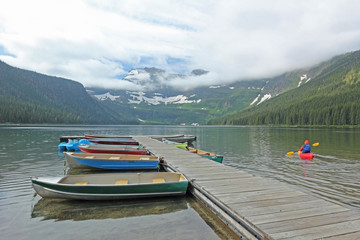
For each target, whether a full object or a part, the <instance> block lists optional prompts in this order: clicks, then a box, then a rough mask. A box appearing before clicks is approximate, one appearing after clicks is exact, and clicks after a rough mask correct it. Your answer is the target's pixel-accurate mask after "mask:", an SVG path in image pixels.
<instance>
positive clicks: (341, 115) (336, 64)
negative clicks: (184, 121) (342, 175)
mask: <svg viewBox="0 0 360 240" xmlns="http://www.w3.org/2000/svg"><path fill="white" fill-rule="evenodd" d="M309 73H311V74H313V77H312V79H311V81H309V82H307V84H305V85H301V86H299V87H296V88H294V89H292V90H289V91H287V92H285V93H283V94H280V95H278V96H276V97H274V98H272V99H270V100H269V101H266V102H264V103H262V104H260V105H257V106H254V107H251V108H248V109H246V110H243V111H241V112H239V113H236V114H232V115H228V116H226V117H223V118H219V119H215V120H211V121H210V122H209V123H210V124H231V125H265V124H285V125H359V124H360V101H359V100H360V51H356V52H352V53H347V54H344V55H340V56H337V57H334V58H333V59H331V60H330V61H328V62H324V63H322V64H320V65H318V66H316V67H313V68H311V69H309Z"/></svg>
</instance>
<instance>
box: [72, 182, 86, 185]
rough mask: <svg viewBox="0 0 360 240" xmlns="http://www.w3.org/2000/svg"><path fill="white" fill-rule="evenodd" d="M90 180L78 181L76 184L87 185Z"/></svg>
mask: <svg viewBox="0 0 360 240" xmlns="http://www.w3.org/2000/svg"><path fill="white" fill-rule="evenodd" d="M88 183H89V182H77V183H75V185H86V184H88Z"/></svg>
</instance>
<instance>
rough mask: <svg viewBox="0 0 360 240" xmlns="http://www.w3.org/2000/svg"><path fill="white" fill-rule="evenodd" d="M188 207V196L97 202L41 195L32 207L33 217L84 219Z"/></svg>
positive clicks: (141, 213) (167, 211)
mask: <svg viewBox="0 0 360 240" xmlns="http://www.w3.org/2000/svg"><path fill="white" fill-rule="evenodd" d="M186 209H188V205H187V201H186V197H164V198H157V199H139V200H131V201H129V200H123V201H96V202H94V201H72V200H70V201H69V200H62V199H45V198H41V199H40V200H39V201H38V202H37V203H36V204H35V206H34V207H33V209H32V211H31V218H39V217H42V218H43V220H52V219H53V220H56V221H64V220H73V221H84V220H93V219H97V220H99V219H110V218H111V219H118V218H127V217H137V216H146V215H161V214H166V213H175V212H178V211H182V210H186Z"/></svg>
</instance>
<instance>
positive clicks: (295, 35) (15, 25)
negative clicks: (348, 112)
mask: <svg viewBox="0 0 360 240" xmlns="http://www.w3.org/2000/svg"><path fill="white" fill-rule="evenodd" d="M19 6H21V7H19ZM358 11H359V5H358V1H356V0H348V1H343V0H330V1H326V2H324V1H317V0H305V1H297V2H294V1H287V0H275V1H266V0H255V1H253V0H252V1H250V0H228V1H205V0H200V1H190V0H188V1H175V0H170V1H161V0H152V1H146V0H132V1H117V0H113V1H100V0H71V1H70V0H63V1H57V0H55V1H47V0H33V1H26V0H3V1H1V2H0V46H1V48H0V49H1V51H0V59H2V60H4V61H6V62H7V63H9V64H11V65H14V66H17V67H22V68H26V69H30V70H35V71H37V72H41V73H45V74H49V75H56V76H60V77H66V78H70V79H73V80H76V81H79V82H81V83H83V84H84V85H85V86H106V87H113V88H135V87H136V86H134V85H133V84H130V83H129V82H126V81H122V80H121V78H122V77H123V76H124V75H125V74H126V73H127V72H128V71H129V70H131V69H132V68H138V67H156V68H161V69H165V70H166V71H169V72H174V73H189V72H191V70H192V69H196V68H202V69H206V70H208V71H210V73H209V74H207V75H204V76H201V77H199V78H196V79H191V80H189V81H188V82H187V84H188V85H189V86H198V85H199V84H201V85H204V84H221V83H224V82H231V81H234V80H240V79H249V78H260V77H270V76H274V75H277V74H281V73H283V72H284V71H288V70H292V69H295V68H300V67H306V66H310V65H312V64H316V63H318V62H320V61H323V60H327V59H328V58H330V57H332V56H334V55H336V54H341V53H345V52H348V51H354V50H358V49H360V28H359V27H358V26H360V15H359V14H358ZM182 81H183V79H182ZM179 82H181V81H173V82H172V83H171V84H173V85H176V84H178V83H179Z"/></svg>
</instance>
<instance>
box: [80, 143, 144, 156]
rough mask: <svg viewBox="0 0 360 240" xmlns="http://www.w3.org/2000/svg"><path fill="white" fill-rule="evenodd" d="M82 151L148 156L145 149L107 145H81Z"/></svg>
mask: <svg viewBox="0 0 360 240" xmlns="http://www.w3.org/2000/svg"><path fill="white" fill-rule="evenodd" d="M79 148H80V150H81V151H83V152H86V153H113V154H130V155H148V154H149V152H148V150H146V149H145V148H122V147H110V146H106V145H79Z"/></svg>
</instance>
